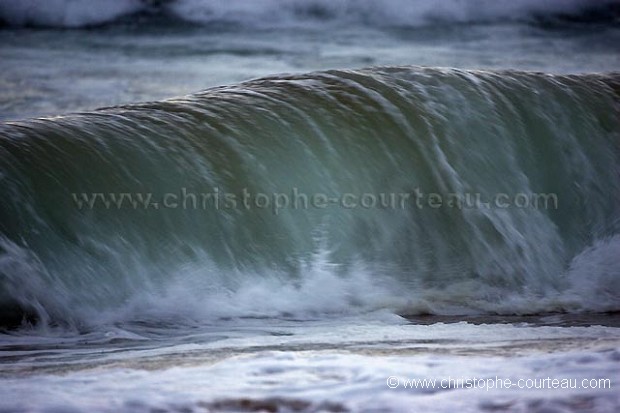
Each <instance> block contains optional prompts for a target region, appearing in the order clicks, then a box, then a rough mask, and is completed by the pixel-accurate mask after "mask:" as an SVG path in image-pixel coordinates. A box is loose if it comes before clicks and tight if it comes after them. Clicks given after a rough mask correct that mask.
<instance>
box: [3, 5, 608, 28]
mask: <svg viewBox="0 0 620 413" xmlns="http://www.w3.org/2000/svg"><path fill="white" fill-rule="evenodd" d="M132 15H139V16H144V15H164V16H167V17H172V18H175V19H180V20H183V21H190V22H194V23H199V24H212V23H235V24H242V25H248V26H255V27H272V26H276V27H279V26H282V25H285V26H290V25H293V26H297V25H306V24H316V23H334V24H339V25H340V24H369V25H378V26H400V27H402V26H404V27H418V26H425V25H429V24H436V23H443V24H450V23H488V22H501V21H521V22H548V21H564V22H575V21H578V22H586V21H601V20H602V21H608V22H614V21H616V22H617V21H618V17H619V16H620V2H619V1H618V0H600V1H596V2H594V1H589V0H552V1H545V2H541V1H537V0H470V1H459V0H444V1H435V0H416V1H410V0H382V1H375V0H310V1H307V0H256V1H245V0H230V1H226V2H222V1H217V0H117V1H106V0H45V1H41V0H22V1H19V2H17V1H13V0H0V21H2V22H4V23H5V24H6V25H10V26H47V27H74V28H75V27H85V26H92V25H101V24H105V23H110V22H115V21H117V20H118V19H120V18H123V17H125V16H132ZM135 21H138V22H139V21H140V20H139V19H138V20H135Z"/></svg>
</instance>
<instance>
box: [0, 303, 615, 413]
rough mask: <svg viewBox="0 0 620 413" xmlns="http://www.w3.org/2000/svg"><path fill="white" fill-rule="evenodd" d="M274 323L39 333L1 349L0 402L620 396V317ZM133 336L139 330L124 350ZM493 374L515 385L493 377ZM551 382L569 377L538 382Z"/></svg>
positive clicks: (496, 403)
mask: <svg viewBox="0 0 620 413" xmlns="http://www.w3.org/2000/svg"><path fill="white" fill-rule="evenodd" d="M388 320H389V321H388ZM266 321H267V320H263V321H259V320H254V321H251V320H249V321H245V322H243V321H239V322H231V323H229V324H228V325H226V324H222V325H221V326H220V328H212V330H213V331H211V332H210V333H209V332H205V330H204V329H202V335H201V333H200V331H201V329H197V330H193V331H192V332H191V333H190V334H191V335H189V336H186V337H183V334H182V333H181V331H179V336H178V337H176V338H168V339H164V342H163V343H162V342H159V343H157V340H158V339H157V338H155V340H156V342H155V343H153V342H152V341H149V339H147V338H145V337H142V338H141V339H139V338H138V337H139V335H138V334H137V333H138V332H139V331H137V330H134V332H133V333H132V334H133V336H132V335H129V334H128V333H127V332H125V333H121V331H117V332H116V333H114V332H108V334H107V337H108V339H109V340H110V341H109V342H108V343H107V344H104V343H99V344H96V345H90V346H89V345H88V344H87V343H88V338H84V340H83V341H82V340H80V341H77V342H76V343H75V344H74V345H68V346H67V345H66V343H65V347H64V348H63V346H62V345H61V348H60V349H58V350H52V349H53V348H58V345H53V344H52V343H51V342H48V343H47V344H42V345H40V347H39V348H38V349H36V350H35V349H30V350H28V346H31V345H32V344H29V345H26V346H25V347H21V346H20V345H16V343H17V342H19V341H21V339H20V338H19V337H15V338H14V340H15V341H16V343H15V344H13V345H11V346H8V347H9V348H8V349H7V348H6V347H5V348H4V349H3V360H2V362H3V365H4V367H5V369H4V370H3V374H2V378H1V379H0V381H1V382H2V390H0V394H2V395H3V397H2V399H1V400H2V402H0V406H2V407H3V408H4V409H6V410H9V411H48V410H49V409H54V408H61V410H62V409H64V410H63V411H65V410H67V411H74V410H76V411H93V412H108V411H110V412H111V411H127V412H141V411H151V410H152V409H161V410H162V411H195V412H202V411H217V412H219V411H221V412H224V411H239V412H245V411H262V410H266V411H304V412H313V411H356V412H370V411H386V412H408V411H414V410H417V409H426V410H427V411H432V412H441V411H451V410H452V409H454V408H456V406H462V405H463V403H465V404H466V405H467V408H466V411H472V412H473V411H476V412H478V411H489V410H492V409H500V408H501V409H502V410H503V411H515V412H516V411H521V410H523V409H527V410H528V411H533V412H536V411H541V412H542V411H549V410H545V409H559V410H558V411H576V412H577V411H583V410H584V409H586V408H587V409H586V410H587V411H600V412H604V411H612V410H613V409H616V408H618V406H620V399H619V397H618V395H617V391H616V390H617V389H616V386H617V385H618V380H620V376H619V375H618V371H619V370H618V366H619V363H620V329H618V328H612V327H602V326H591V327H540V326H539V327H535V326H532V325H528V324H514V325H510V324H482V325H473V324H469V323H464V322H461V323H456V324H443V323H436V324H433V325H426V326H424V325H412V324H409V323H407V322H405V321H404V320H402V319H400V320H399V319H398V318H397V317H387V316H386V315H383V316H380V317H377V316H369V317H365V318H350V319H349V320H347V321H346V322H343V321H337V320H333V321H327V320H324V321H315V322H312V321H307V322H295V321H284V320H271V322H266ZM608 321H613V322H614V323H616V322H617V321H618V320H617V316H612V317H611V318H608ZM269 324H272V325H273V326H272V327H271V328H268V329H265V327H266V326H268V325H269ZM218 329H219V331H218ZM261 329H262V330H261ZM207 331H208V329H207ZM187 333H189V332H186V334H187ZM115 336H116V337H117V339H114V338H113V337H115ZM226 336H227V337H226ZM91 339H92V338H91ZM44 340H46V341H47V340H49V338H44ZM132 340H143V341H142V342H140V341H137V342H136V343H134V344H132V345H130V346H129V347H127V345H128V343H130V342H131V341H132ZM30 342H31V343H32V342H36V339H35V340H30ZM58 343H62V339H60V340H58ZM134 345H135V347H133V346H134ZM101 351H103V353H101ZM607 379H608V380H610V383H611V388H598V389H585V388H582V385H583V384H585V385H586V386H587V385H588V383H590V381H592V380H594V381H592V383H600V386H606V381H605V380H607ZM388 380H391V381H388ZM424 380H426V381H424ZM442 380H443V384H442ZM449 380H453V381H452V382H450V381H449ZM498 380H501V383H506V382H508V381H510V382H511V383H512V387H507V388H497V383H499V382H498ZM553 380H558V383H561V381H562V380H564V382H565V383H566V385H567V386H568V388H563V389H562V388H560V387H559V384H558V386H556V388H541V386H544V385H545V383H547V385H548V386H552V385H553ZM584 380H588V381H587V382H585V381H584ZM468 382H469V383H470V384H469V387H467V383H468ZM414 383H415V384H414ZM471 383H477V384H476V385H475V387H472V384H471ZM494 383H495V384H494ZM418 386H419V387H418ZM459 386H461V387H462V388H459ZM489 386H492V387H491V388H489ZM528 387H529V388H528ZM33 388H36V389H37V390H36V392H34V393H33V392H32V391H31V390H26V389H33ZM25 391H27V392H28V396H26V394H25V393H24V392H25ZM72 409H74V410H72ZM261 409H262V410H261Z"/></svg>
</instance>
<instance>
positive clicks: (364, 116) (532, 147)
mask: <svg viewBox="0 0 620 413" xmlns="http://www.w3.org/2000/svg"><path fill="white" fill-rule="evenodd" d="M619 91H620V80H619V77H618V75H617V74H609V75H581V76H552V75H544V74H534V73H520V72H476V71H464V70H442V69H422V68H415V67H386V68H377V69H368V70H359V71H327V72H316V73H310V74H307V75H296V76H281V77H271V78H265V79H259V80H255V81H250V82H246V83H242V84H239V85H236V86H230V87H221V88H215V89H210V90H207V91H204V92H202V93H198V94H195V95H191V96H187V97H185V98H180V99H173V100H167V101H161V102H153V103H145V104H136V105H130V106H122V107H114V108H108V109H102V110H98V111H95V112H90V113H84V114H76V115H67V116H60V117H54V118H41V119H33V120H24V121H17V122H6V123H4V124H1V125H0V171H1V174H0V179H1V180H2V185H1V186H0V188H1V189H0V191H1V193H0V218H1V219H0V231H1V234H2V235H1V238H0V300H1V303H2V304H1V306H2V308H3V314H4V315H5V320H4V322H5V323H8V322H10V321H11V320H12V321H15V320H16V319H18V320H19V319H21V317H23V316H24V314H30V315H32V316H33V317H35V318H37V319H38V320H39V321H40V322H42V323H61V324H70V325H75V326H88V325H96V324H101V323H110V322H115V321H119V320H162V319H168V318H170V319H175V320H176V319H190V320H203V319H210V318H218V317H238V316H253V317H255V316H260V317H263V316H280V315H283V314H284V315H294V316H296V317H304V316H311V317H316V316H319V315H321V314H334V313H351V312H360V311H372V310H376V309H380V308H387V309H389V310H391V311H395V312H399V313H409V314H412V313H435V314H463V313H500V314H524V313H538V312H546V311H618V310H620V281H619V280H620V263H619V262H618V260H617V257H618V256H619V253H620V236H619V235H618V229H619V226H620V220H619V216H620V209H619V208H618V205H619V201H620V180H619V179H618V170H619V169H618V167H619V157H620V148H619V142H620V140H619V138H620V117H619V112H618V105H619V101H618V99H619ZM293 191H296V192H293ZM95 193H97V194H104V195H105V194H108V195H109V194H121V193H125V194H137V193H139V194H149V193H150V194H152V196H153V197H154V198H153V199H155V200H156V201H157V202H155V203H156V204H157V205H156V206H155V205H154V204H151V205H149V206H146V207H145V206H144V204H139V205H138V207H135V206H133V205H132V204H131V203H129V204H125V205H124V206H123V205H121V206H120V207H119V206H118V205H116V204H115V203H114V201H112V203H109V202H108V204H107V205H106V204H105V203H104V202H103V201H101V203H99V204H97V203H96V202H95V203H93V204H89V202H90V201H89V199H90V198H88V197H89V196H91V195H92V194H95ZM429 193H435V194H438V196H441V195H446V194H460V195H464V194H477V196H479V197H481V199H482V200H484V201H489V200H493V199H495V197H497V195H498V194H503V195H502V203H501V204H493V205H486V203H483V204H475V205H474V206H473V207H471V206H470V207H468V206H467V205H458V204H451V205H447V204H441V205H439V206H438V201H437V200H434V201H432V200H430V199H429V197H428V194H429ZM166 194H168V197H166ZM169 194H173V195H172V196H170V195H169ZM201 194H208V196H207V197H206V198H205V199H207V201H208V202H207V201H205V202H206V204H205V205H204V206H203V205H201V199H202V197H201ZM258 194H263V195H264V196H263V198H262V200H259V199H258V198H259V197H258ZM274 194H276V195H277V194H280V195H281V194H287V196H289V198H288V199H287V202H288V203H287V204H284V203H283V199H284V198H281V204H279V205H280V206H279V207H278V208H276V209H274V205H275V202H276V199H275V198H274V196H276V195H274ZM300 194H303V195H307V196H308V197H310V198H311V199H310V201H309V202H310V204H309V205H308V204H306V203H305V202H306V201H303V197H302V195H300ZM316 194H320V196H321V197H322V198H321V200H319V201H320V202H318V204H317V203H316V200H315V203H312V202H313V201H312V196H313V195H316ZM345 194H349V195H347V196H348V198H347V199H346V200H345V201H346V202H344V203H343V200H344V198H343V197H344V196H345ZM361 194H371V195H373V196H375V200H376V202H375V203H374V204H372V205H371V204H370V203H371V202H370V201H371V200H372V198H371V197H370V195H368V196H367V197H366V200H365V201H363V200H362V198H360V197H356V196H361ZM386 194H388V195H386ZM389 194H396V196H402V195H400V194H410V195H409V197H407V198H406V199H407V202H406V203H405V204H404V205H403V204H401V203H399V202H397V203H396V204H394V203H392V204H389V203H388V204H384V203H382V202H383V201H382V198H381V197H382V196H389ZM535 194H547V195H550V196H552V198H551V199H554V200H555V201H554V202H555V203H554V204H551V205H547V206H546V207H539V206H535V205H533V204H531V203H530V204H523V202H521V201H520V202H518V203H516V202H515V203H513V204H510V205H506V204H505V202H508V200H510V199H514V200H515V201H516V200H517V199H516V198H511V197H514V196H515V195H518V196H520V197H531V196H532V195H535ZM246 195H247V196H248V197H251V198H249V199H250V201H248V202H249V205H246V204H245V203H244V197H245V196H246ZM101 196H103V195H101ZM226 196H228V197H229V198H226ZM295 196H298V197H302V202H303V204H302V205H301V206H298V207H293V206H292V204H291V202H292V201H293V198H294V197H295ZM218 197H221V198H218ZM216 199H218V200H220V201H221V202H222V204H219V205H216V204H215V202H216V201H215V200H216ZM231 199H234V201H235V202H234V203H233V202H232V201H231ZM420 199H422V201H421V203H416V202H414V200H420ZM524 199H525V198H524ZM530 199H531V198H530ZM331 200H336V201H334V202H332V201H331ZM108 201H109V199H108ZM162 201H165V202H166V204H165V205H164V204H163V203H162ZM220 201H218V202H220ZM356 201H357V202H358V203H355V202H356ZM97 202H99V201H97ZM364 202H365V203H364ZM196 204H198V205H197V206H196Z"/></svg>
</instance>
